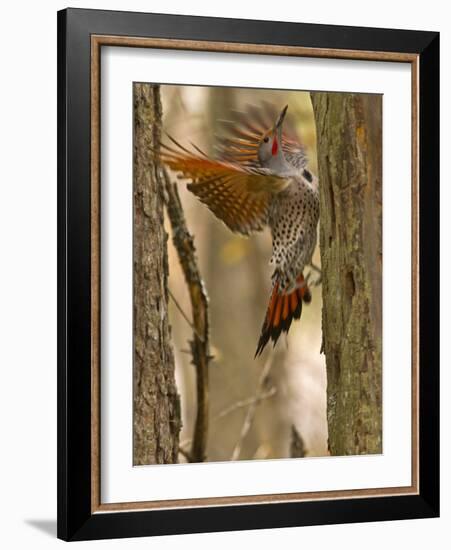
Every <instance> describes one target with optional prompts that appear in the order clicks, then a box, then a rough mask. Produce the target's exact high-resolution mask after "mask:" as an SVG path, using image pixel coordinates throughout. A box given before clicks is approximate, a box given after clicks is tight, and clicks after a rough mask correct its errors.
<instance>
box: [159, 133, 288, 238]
mask: <svg viewBox="0 0 451 550" xmlns="http://www.w3.org/2000/svg"><path fill="white" fill-rule="evenodd" d="M169 139H171V141H172V142H173V143H174V145H175V147H169V146H167V145H165V144H161V151H160V159H161V160H162V161H163V162H164V164H166V165H167V166H168V167H169V168H170V169H171V170H173V171H174V172H178V173H179V174H181V177H182V178H185V179H189V180H191V181H190V183H189V184H188V186H187V187H188V189H189V190H190V191H191V192H192V193H194V195H196V196H197V197H198V198H199V199H200V200H201V201H202V202H203V203H204V204H206V205H207V206H208V208H209V209H210V210H211V211H212V212H213V213H214V214H215V215H216V216H217V217H218V218H219V219H220V220H222V221H223V222H224V223H225V224H226V225H227V226H228V227H229V228H230V229H231V230H232V231H234V232H238V233H241V234H243V235H249V234H250V233H252V232H253V231H260V230H262V229H263V228H264V226H265V225H266V224H267V222H268V211H269V205H270V202H271V197H272V194H273V193H277V192H280V191H282V190H283V189H284V188H285V187H286V186H287V181H286V180H284V179H282V178H278V177H276V176H273V175H271V174H269V173H268V172H267V171H265V170H262V169H257V168H252V167H245V166H239V165H235V164H233V163H230V162H227V161H218V160H213V159H211V158H209V157H208V156H207V155H205V153H203V152H202V151H201V150H200V149H198V148H197V147H195V146H194V145H193V147H194V148H195V149H196V153H193V152H191V151H189V150H188V149H186V148H185V147H183V146H182V145H180V144H179V143H177V142H176V141H175V140H174V139H173V138H171V137H170V136H169Z"/></svg>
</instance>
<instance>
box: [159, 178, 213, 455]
mask: <svg viewBox="0 0 451 550" xmlns="http://www.w3.org/2000/svg"><path fill="white" fill-rule="evenodd" d="M162 174H163V177H164V180H165V190H166V210H167V212H168V216H169V221H170V222H171V227H172V239H173V242H174V246H175V249H176V250H177V254H178V258H179V262H180V265H181V267H182V271H183V275H184V277H185V281H186V284H187V286H188V291H189V295H190V300H191V309H192V318H193V321H192V328H193V340H192V342H190V347H191V355H192V358H193V364H194V366H195V368H196V390H197V414H196V423H195V426H194V434H193V440H192V445H191V451H190V453H189V455H190V457H191V461H192V462H203V461H204V460H205V458H206V447H207V435H208V364H209V361H210V359H211V356H210V345H209V321H208V297H207V293H206V291H205V288H204V284H203V281H202V278H201V276H200V273H199V268H198V266H197V259H196V249H195V246H194V240H193V237H192V235H191V234H190V232H189V231H188V228H187V225H186V221H185V216H184V214H183V208H182V203H181V201H180V196H179V194H178V191H177V186H176V184H174V183H172V182H171V180H170V178H169V176H168V173H167V172H166V170H164V169H163V170H162ZM190 324H191V323H190Z"/></svg>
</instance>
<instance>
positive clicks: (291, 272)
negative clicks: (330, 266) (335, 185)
mask: <svg viewBox="0 0 451 550" xmlns="http://www.w3.org/2000/svg"><path fill="white" fill-rule="evenodd" d="M307 176H310V173H309V172H307ZM310 179H311V181H309V179H307V177H306V175H303V174H302V173H300V174H299V176H296V177H292V178H291V181H290V185H289V187H288V188H287V189H285V190H284V191H282V192H281V193H279V194H277V195H275V196H274V198H273V201H272V203H271V206H270V212H269V220H268V225H269V227H270V228H271V233H272V238H273V253H272V257H271V260H270V264H271V265H273V266H274V268H275V271H274V274H273V280H274V279H276V278H278V279H279V281H280V286H279V288H280V291H289V290H292V289H293V288H294V286H295V284H296V279H297V278H298V277H299V275H300V274H301V273H302V272H303V271H304V268H305V266H306V265H308V264H309V263H310V262H311V260H312V255H313V252H314V250H315V246H316V235H317V230H316V228H317V225H318V219H319V193H318V182H317V179H316V178H315V177H313V176H311V177H310Z"/></svg>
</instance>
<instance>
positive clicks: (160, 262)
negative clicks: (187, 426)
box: [133, 83, 181, 465]
mask: <svg viewBox="0 0 451 550" xmlns="http://www.w3.org/2000/svg"><path fill="white" fill-rule="evenodd" d="M133 102H134V165H133V168H134V189H133V192H134V235H133V252H134V265H133V285H134V321H133V325H134V326H133V328H134V373H133V380H134V388H133V389H134V395H133V404H134V410H133V428H134V429H133V463H134V465H141V464H168V463H174V462H177V460H178V444H179V431H180V427H181V420H180V400H179V396H178V394H177V388H176V384H175V376H174V355H173V350H172V345H171V331H170V325H169V320H168V287H167V280H168V257H167V238H168V237H167V234H166V231H165V229H164V224H163V222H164V183H163V181H162V178H161V175H160V173H159V171H158V169H157V167H156V165H155V163H154V160H153V154H152V149H154V148H157V147H158V143H159V141H160V133H161V102H160V90H159V87H158V86H153V85H150V84H139V83H135V84H134V86H133Z"/></svg>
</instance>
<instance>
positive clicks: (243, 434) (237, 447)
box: [231, 354, 273, 460]
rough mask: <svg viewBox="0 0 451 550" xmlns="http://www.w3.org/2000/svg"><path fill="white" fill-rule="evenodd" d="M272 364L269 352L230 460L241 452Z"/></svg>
mask: <svg viewBox="0 0 451 550" xmlns="http://www.w3.org/2000/svg"><path fill="white" fill-rule="evenodd" d="M272 365H273V354H271V355H270V356H269V357H268V359H267V361H266V363H265V365H264V367H263V369H262V372H261V373H260V378H259V379H258V384H257V390H256V392H255V399H254V400H253V402H252V403H251V404H250V405H249V409H248V410H247V414H246V417H245V419H244V422H243V426H242V427H241V432H240V437H239V439H238V441H237V443H236V445H235V448H234V449H233V453H232V457H231V460H238V459H239V457H240V454H241V447H242V445H243V442H244V440H245V438H246V436H247V434H248V433H249V430H250V429H251V426H252V422H253V421H254V417H255V413H256V411H257V406H258V404H259V402H260V401H261V396H262V395H264V393H265V391H264V390H265V384H266V381H267V379H268V376H269V372H270V371H271V367H272Z"/></svg>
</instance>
